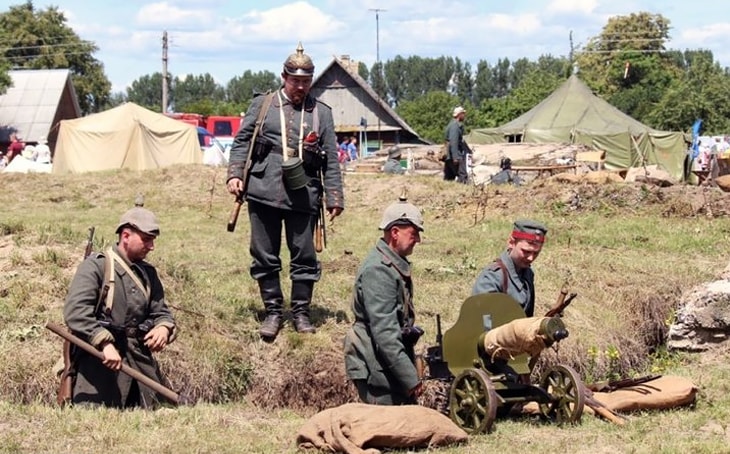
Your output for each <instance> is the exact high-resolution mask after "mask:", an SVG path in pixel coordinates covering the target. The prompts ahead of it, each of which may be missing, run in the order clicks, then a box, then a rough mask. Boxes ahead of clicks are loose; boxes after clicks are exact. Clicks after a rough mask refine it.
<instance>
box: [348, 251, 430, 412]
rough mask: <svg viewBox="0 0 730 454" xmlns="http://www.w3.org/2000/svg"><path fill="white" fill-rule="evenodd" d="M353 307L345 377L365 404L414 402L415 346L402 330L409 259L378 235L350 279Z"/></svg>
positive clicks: (406, 321) (408, 313)
mask: <svg viewBox="0 0 730 454" xmlns="http://www.w3.org/2000/svg"><path fill="white" fill-rule="evenodd" d="M352 309H353V312H354V314H355V322H354V323H353V325H352V327H351V328H350V329H349V330H348V332H347V334H346V336H345V341H344V351H345V368H346V372H347V376H348V377H349V378H350V379H351V380H353V381H355V383H356V385H358V384H359V386H358V391H359V392H360V397H361V399H363V400H364V401H366V402H367V403H371V404H383V405H393V404H395V405H397V404H405V403H414V401H413V399H412V397H411V396H409V394H408V393H409V391H410V390H411V389H413V388H414V387H415V386H416V385H417V384H418V382H419V380H418V374H417V372H416V366H415V357H414V346H413V345H412V344H410V343H408V342H406V341H404V339H403V335H402V329H403V327H406V326H413V323H414V321H415V314H414V309H413V283H412V281H411V268H410V262H409V261H408V260H407V259H405V258H403V257H401V256H399V255H398V254H396V253H395V252H394V251H393V250H392V249H391V248H390V247H388V244H387V243H386V242H385V241H384V240H383V239H380V240H378V242H377V244H376V246H375V248H374V249H373V250H372V251H371V252H370V254H369V255H368V256H367V258H366V259H365V261H364V262H363V264H362V265H361V267H360V269H359V271H358V273H357V277H356V279H355V287H354V290H353V304H352Z"/></svg>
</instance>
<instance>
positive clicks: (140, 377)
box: [46, 322, 180, 405]
mask: <svg viewBox="0 0 730 454" xmlns="http://www.w3.org/2000/svg"><path fill="white" fill-rule="evenodd" d="M46 328H48V329H49V330H51V331H53V332H54V333H56V334H58V335H59V336H61V337H62V338H64V339H66V340H67V341H69V342H71V343H72V344H74V345H75V346H77V347H79V348H80V349H82V350H83V351H85V352H86V353H88V354H90V355H91V356H93V357H95V358H97V359H98V360H99V361H104V359H105V358H104V354H103V353H102V352H100V351H99V350H97V349H96V348H94V346H93V345H91V344H89V343H88V342H84V341H83V340H81V339H79V338H78V337H76V336H74V335H73V334H71V333H70V332H68V331H67V330H66V329H64V328H63V327H61V326H60V325H57V324H55V323H53V322H48V323H46ZM122 372H124V373H125V374H127V375H129V376H130V377H132V378H134V379H135V380H137V381H138V382H140V383H142V384H143V385H145V386H147V387H148V388H151V389H152V390H153V391H155V392H157V393H159V394H161V395H162V396H164V397H165V398H166V399H167V400H169V401H170V402H172V403H173V404H175V405H178V404H179V403H180V395H179V394H177V393H176V392H175V391H173V390H171V389H170V388H167V387H166V386H163V385H161V384H160V383H157V382H156V381H154V380H153V379H151V378H150V377H148V376H146V375H145V374H143V373H142V372H140V371H138V370H136V369H132V368H131V367H129V366H127V365H126V364H122Z"/></svg>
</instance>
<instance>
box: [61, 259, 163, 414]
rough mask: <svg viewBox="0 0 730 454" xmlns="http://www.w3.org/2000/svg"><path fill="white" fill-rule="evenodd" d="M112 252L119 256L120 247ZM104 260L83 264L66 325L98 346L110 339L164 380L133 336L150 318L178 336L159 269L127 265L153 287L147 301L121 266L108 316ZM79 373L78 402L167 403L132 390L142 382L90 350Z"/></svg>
mask: <svg viewBox="0 0 730 454" xmlns="http://www.w3.org/2000/svg"><path fill="white" fill-rule="evenodd" d="M113 249H114V250H115V252H117V254H119V249H118V248H117V246H116V245H115V246H113ZM120 257H121V255H120ZM105 260H111V258H108V259H107V258H105V256H104V255H103V254H95V255H92V256H90V257H89V258H87V259H86V260H84V261H83V262H82V263H81V265H79V268H78V270H77V272H76V275H75V276H74V278H73V281H72V282H71V286H70V287H69V290H68V294H67V296H66V302H65V304H64V307H63V315H64V320H65V322H66V325H67V326H68V327H69V329H70V330H71V331H72V332H73V333H74V334H75V335H76V336H78V337H80V338H81V339H83V340H85V341H87V342H89V343H90V344H92V345H93V346H95V347H97V348H99V346H100V345H101V344H102V343H104V342H106V341H113V342H114V346H115V347H116V348H117V350H118V351H119V354H120V356H121V357H122V358H123V360H124V363H125V364H127V365H128V366H130V367H132V368H134V369H137V370H139V371H140V372H142V373H143V374H145V375H147V376H148V377H150V378H152V379H153V380H155V381H157V382H162V375H161V373H160V371H159V368H158V366H157V362H156V361H155V359H154V358H153V356H152V352H151V351H150V349H149V348H147V346H146V345H144V342H143V341H142V340H141V339H140V336H138V335H137V333H135V332H134V331H135V329H136V328H137V327H138V326H139V325H140V324H141V323H143V322H145V321H147V320H150V321H152V325H153V326H157V325H162V326H166V327H168V328H170V330H171V333H173V334H174V331H175V320H174V318H173V316H172V313H171V312H170V309H169V308H168V306H167V304H166V303H165V294H164V289H163V287H162V283H161V282H160V279H159V277H158V275H157V271H156V270H155V268H154V267H153V266H152V265H150V264H149V263H147V262H145V261H141V262H137V263H129V262H127V265H128V266H129V268H130V269H131V270H132V271H133V272H134V273H135V274H136V275H137V276H138V278H139V280H140V281H141V282H142V283H143V285H145V286H146V287H147V288H148V289H149V299H147V297H146V296H145V293H144V291H143V290H142V289H140V288H139V286H138V285H137V284H136V283H135V282H134V279H132V277H131V276H129V275H128V274H127V272H126V271H125V270H124V269H123V268H122V267H121V266H119V265H118V264H117V265H116V266H115V267H114V271H115V283H114V300H113V305H112V308H111V312H109V313H107V314H106V315H104V314H103V313H104V312H105V310H104V302H103V301H102V302H101V303H100V302H99V294H100V293H101V288H102V285H103V284H104V263H105ZM102 319H106V320H105V321H106V322H108V325H110V326H102V322H101V320H102ZM139 334H140V335H141V333H139ZM173 339H174V336H171V338H170V341H172V340H173ZM76 370H77V376H76V383H75V386H74V389H73V402H74V403H95V404H104V405H106V406H111V407H129V406H137V405H139V406H142V407H148V406H151V405H154V404H155V403H156V402H157V401H158V400H161V399H163V398H162V397H161V396H158V395H156V393H155V392H154V391H152V390H151V389H149V388H147V387H146V386H144V385H142V384H138V385H139V390H138V392H137V390H136V389H135V388H133V386H135V384H137V383H136V381H135V380H134V379H132V378H131V377H129V376H128V375H126V374H124V373H122V372H116V371H113V370H111V369H109V368H107V367H106V366H104V365H103V364H102V363H101V362H100V361H99V360H98V359H96V358H94V357H92V356H90V355H88V354H87V353H85V352H78V353H77V356H76Z"/></svg>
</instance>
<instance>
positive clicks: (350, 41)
mask: <svg viewBox="0 0 730 454" xmlns="http://www.w3.org/2000/svg"><path fill="white" fill-rule="evenodd" d="M25 1H26V0H0V11H2V12H5V11H8V10H9V8H10V6H11V5H19V4H23V3H25ZM32 1H33V5H34V7H35V8H36V9H46V8H47V7H49V6H56V7H58V9H59V10H60V11H62V12H63V13H64V14H65V16H66V18H67V19H68V22H67V25H69V26H70V27H71V28H72V29H73V30H74V31H75V32H76V34H77V35H78V36H79V37H80V38H81V39H82V40H88V41H93V42H94V43H95V44H96V45H97V47H98V48H99V50H98V52H97V53H95V54H94V56H95V57H96V58H97V59H98V60H99V61H101V62H102V63H103V64H104V69H105V73H106V75H107V77H108V78H109V80H110V81H111V82H112V91H114V92H119V91H124V90H125V88H126V87H127V86H129V85H130V84H131V83H132V82H133V81H134V80H136V79H138V78H140V77H142V76H145V75H150V74H153V73H155V72H162V69H163V61H162V59H163V51H162V49H163V33H164V32H165V31H166V32H167V36H168V52H167V70H168V71H169V72H170V73H171V74H173V75H174V76H184V75H186V74H193V75H200V74H205V73H209V74H211V75H212V76H213V77H214V78H215V79H216V81H217V82H218V83H220V84H221V85H224V86H225V84H226V83H227V82H228V81H229V80H230V79H232V78H233V77H235V76H239V75H241V74H243V73H244V72H245V71H246V70H251V71H252V72H258V71H271V72H273V73H274V74H276V75H279V74H280V73H281V67H282V63H283V61H284V60H285V59H286V57H287V56H288V55H289V54H291V53H293V52H294V51H295V49H296V47H297V43H298V42H299V41H301V42H302V44H303V46H304V49H305V52H306V53H307V54H309V55H310V56H311V57H312V59H313V61H314V63H315V66H316V68H315V69H316V70H317V69H324V68H325V67H326V66H327V65H328V64H329V63H330V62H331V61H332V59H333V57H340V56H343V55H348V56H349V57H350V58H351V59H352V60H355V61H360V62H363V63H365V64H366V65H367V66H368V68H370V67H371V66H372V65H373V64H374V63H375V62H377V61H378V59H379V60H380V61H383V62H385V61H388V60H391V59H393V58H394V57H396V56H398V55H400V56H402V57H408V56H419V57H424V58H438V57H441V56H446V57H458V58H459V59H461V61H463V62H468V63H470V64H471V65H472V68H473V69H475V68H476V64H477V63H478V62H479V61H482V60H484V61H487V62H488V63H490V64H495V63H496V62H497V60H498V59H500V58H505V57H506V58H509V59H510V61H514V60H516V59H519V58H523V57H525V58H528V59H530V60H536V59H537V58H538V57H540V56H541V55H552V56H554V57H561V56H567V55H568V54H569V53H570V47H571V40H572V43H573V46H574V48H580V46H581V45H583V44H585V43H586V42H587V41H588V40H589V39H590V38H592V37H595V36H597V35H599V34H600V33H601V30H602V29H603V27H604V26H605V25H606V23H607V21H608V18H609V17H612V16H616V15H629V14H631V13H638V12H642V11H645V12H649V13H652V14H661V15H662V16H664V17H665V18H667V19H669V21H670V26H671V28H670V33H669V34H670V38H671V40H670V41H669V42H668V43H667V48H670V49H678V50H685V49H708V50H711V51H712V52H713V55H714V57H715V60H716V61H718V62H719V63H720V64H721V65H722V66H723V67H725V66H730V14H728V8H727V7H726V6H724V5H725V3H724V2H723V1H722V0H711V1H710V0H695V1H693V2H684V1H672V2H669V1H667V0H543V1H534V0H529V1H528V0H511V1H508V2H501V1H494V0H492V1H490V0H450V1H444V0H301V1H291V0H289V1H287V0H256V1H252V0H167V1H145V0H124V1H116V0H92V1H90V0H32Z"/></svg>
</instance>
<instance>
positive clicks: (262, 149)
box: [251, 137, 274, 161]
mask: <svg viewBox="0 0 730 454" xmlns="http://www.w3.org/2000/svg"><path fill="white" fill-rule="evenodd" d="M273 150H274V144H273V143H271V142H269V141H268V140H266V139H265V138H263V137H256V140H255V141H254V143H253V155H252V156H251V160H256V161H263V160H264V159H265V158H266V156H268V155H269V153H271V152H272V151H273Z"/></svg>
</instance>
